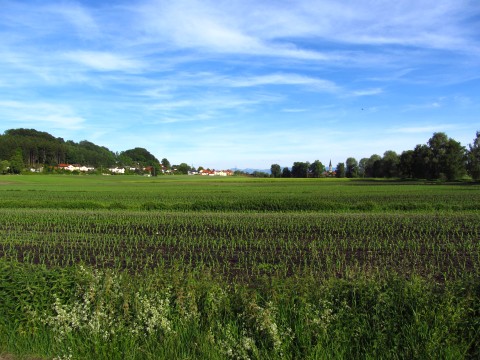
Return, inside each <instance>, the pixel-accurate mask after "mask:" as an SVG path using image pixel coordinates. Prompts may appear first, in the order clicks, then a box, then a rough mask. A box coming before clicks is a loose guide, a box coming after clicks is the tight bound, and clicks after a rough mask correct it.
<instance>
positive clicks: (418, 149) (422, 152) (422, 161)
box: [412, 145, 432, 179]
mask: <svg viewBox="0 0 480 360" xmlns="http://www.w3.org/2000/svg"><path fill="white" fill-rule="evenodd" d="M431 158H432V154H431V150H430V148H429V147H428V146H427V145H417V146H415V149H413V153H412V173H413V177H414V178H417V179H431V178H432V175H431V165H430V164H431Z"/></svg>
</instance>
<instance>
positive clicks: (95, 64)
mask: <svg viewBox="0 0 480 360" xmlns="http://www.w3.org/2000/svg"><path fill="white" fill-rule="evenodd" d="M63 57H64V58H65V59H67V60H70V61H73V62H76V63H78V64H81V65H84V66H87V67H89V68H92V69H94V70H98V71H126V72H129V71H133V72H137V71H140V70H141V69H142V68H143V66H144V64H143V63H142V62H141V61H138V60H134V59H129V58H128V57H124V56H121V55H117V54H114V53H111V52H100V51H83V50H78V51H69V52H65V53H64V54H63Z"/></svg>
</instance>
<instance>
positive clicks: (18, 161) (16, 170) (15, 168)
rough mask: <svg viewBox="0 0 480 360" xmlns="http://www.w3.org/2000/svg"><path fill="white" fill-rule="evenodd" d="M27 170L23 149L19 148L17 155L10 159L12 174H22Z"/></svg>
mask: <svg viewBox="0 0 480 360" xmlns="http://www.w3.org/2000/svg"><path fill="white" fill-rule="evenodd" d="M24 169H25V162H24V161H23V155H22V149H20V148H18V149H17V150H16V151H15V155H13V156H12V158H11V159H10V172H11V173H12V174H20V173H21V172H22V171H23V170H24Z"/></svg>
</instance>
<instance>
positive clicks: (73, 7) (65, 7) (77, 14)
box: [45, 3, 100, 38]
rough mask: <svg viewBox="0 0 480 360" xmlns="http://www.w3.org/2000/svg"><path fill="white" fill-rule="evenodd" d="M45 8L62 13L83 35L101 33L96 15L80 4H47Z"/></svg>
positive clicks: (51, 11)
mask: <svg viewBox="0 0 480 360" xmlns="http://www.w3.org/2000/svg"><path fill="white" fill-rule="evenodd" d="M45 9H46V11H48V12H50V13H51V14H53V15H57V14H58V15H61V16H62V17H63V18H64V19H65V20H66V21H67V22H68V23H70V24H71V25H72V26H73V27H74V28H75V29H76V30H77V33H78V34H79V35H80V36H81V37H87V38H92V37H97V36H99V35H100V29H99V26H98V24H97V22H96V21H95V19H94V17H93V16H92V14H91V13H90V12H89V11H88V9H87V8H85V7H83V6H81V5H80V4H77V3H57V4H55V5H54V6H46V7H45Z"/></svg>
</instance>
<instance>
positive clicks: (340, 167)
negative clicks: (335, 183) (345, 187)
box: [335, 162, 345, 178]
mask: <svg viewBox="0 0 480 360" xmlns="http://www.w3.org/2000/svg"><path fill="white" fill-rule="evenodd" d="M335 177H337V178H344V177H345V163H343V162H340V163H338V164H337V166H336V168H335Z"/></svg>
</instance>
